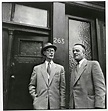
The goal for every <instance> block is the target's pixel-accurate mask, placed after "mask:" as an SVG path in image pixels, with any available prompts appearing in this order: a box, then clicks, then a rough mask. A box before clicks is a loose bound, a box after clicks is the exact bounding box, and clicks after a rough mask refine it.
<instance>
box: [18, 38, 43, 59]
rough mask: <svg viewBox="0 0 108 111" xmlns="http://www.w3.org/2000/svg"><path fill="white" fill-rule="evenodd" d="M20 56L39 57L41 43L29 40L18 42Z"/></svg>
mask: <svg viewBox="0 0 108 111" xmlns="http://www.w3.org/2000/svg"><path fill="white" fill-rule="evenodd" d="M19 45H20V46H19V55H20V56H35V57H41V49H42V42H39V41H38V42H37V41H31V40H20V42H19Z"/></svg>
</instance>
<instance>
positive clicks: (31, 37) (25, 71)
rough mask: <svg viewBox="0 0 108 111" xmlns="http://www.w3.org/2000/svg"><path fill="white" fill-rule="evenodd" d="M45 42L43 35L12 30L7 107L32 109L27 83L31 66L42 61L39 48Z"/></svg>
mask: <svg viewBox="0 0 108 111" xmlns="http://www.w3.org/2000/svg"><path fill="white" fill-rule="evenodd" d="M46 42H48V37H45V36H39V35H37V34H33V33H27V32H26V33H25V32H21V31H20V32H19V31H16V32H14V40H13V46H12V63H11V75H10V80H9V83H10V84H9V95H8V97H9V98H8V109H17V110H18V109H33V108H32V98H31V96H30V94H29V90H28V85H29V81H30V76H31V73H32V70H33V67H34V66H35V65H38V64H40V63H42V62H43V61H44V59H43V57H42V55H41V49H42V47H43V44H44V43H46Z"/></svg>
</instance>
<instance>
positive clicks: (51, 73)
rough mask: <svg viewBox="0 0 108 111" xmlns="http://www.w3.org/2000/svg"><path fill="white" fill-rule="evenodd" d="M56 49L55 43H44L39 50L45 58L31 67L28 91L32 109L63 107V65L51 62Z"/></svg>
mask: <svg viewBox="0 0 108 111" xmlns="http://www.w3.org/2000/svg"><path fill="white" fill-rule="evenodd" d="M56 50H57V47H56V46H55V45H53V44H51V43H46V44H45V45H44V47H43V48H42V51H41V52H42V54H43V55H44V56H45V58H46V60H45V62H44V63H43V64H40V65H37V66H35V67H34V69H33V73H32V75H31V80H30V84H29V92H30V94H31V96H32V97H33V106H34V109H62V108H65V71H64V67H63V66H61V65H59V64H56V63H54V62H53V59H54V54H55V51H56Z"/></svg>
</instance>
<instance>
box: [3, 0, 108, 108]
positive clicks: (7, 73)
mask: <svg viewBox="0 0 108 111" xmlns="http://www.w3.org/2000/svg"><path fill="white" fill-rule="evenodd" d="M46 42H51V43H54V44H55V45H56V46H57V47H58V50H57V52H56V54H55V59H54V61H55V62H57V63H59V64H61V65H63V66H64V67H65V71H66V75H65V76H66V107H67V108H68V105H69V104H68V103H69V85H70V84H69V81H70V74H71V71H72V69H73V66H74V64H75V61H74V59H73V55H72V47H73V45H74V44H75V43H79V42H80V43H83V44H84V45H85V46H86V58H87V59H90V60H97V61H99V63H100V65H101V67H102V71H103V73H104V76H105V78H106V22H105V2H104V1H99V2H87V1H85V2H83V1H81V2H77V1H72V2H10V3H8V2H3V3H2V43H3V105H4V106H3V107H4V109H32V108H33V107H32V98H31V96H30V94H29V92H28V84H29V81H30V76H31V73H32V69H33V66H34V65H38V64H40V63H42V62H43V61H44V58H43V56H42V55H41V48H42V47H43V44H44V43H46Z"/></svg>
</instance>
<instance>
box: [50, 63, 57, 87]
mask: <svg viewBox="0 0 108 111" xmlns="http://www.w3.org/2000/svg"><path fill="white" fill-rule="evenodd" d="M55 72H56V64H55V63H52V66H51V74H50V78H49V85H50V84H51V81H52V79H53V77H54V75H55Z"/></svg>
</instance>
